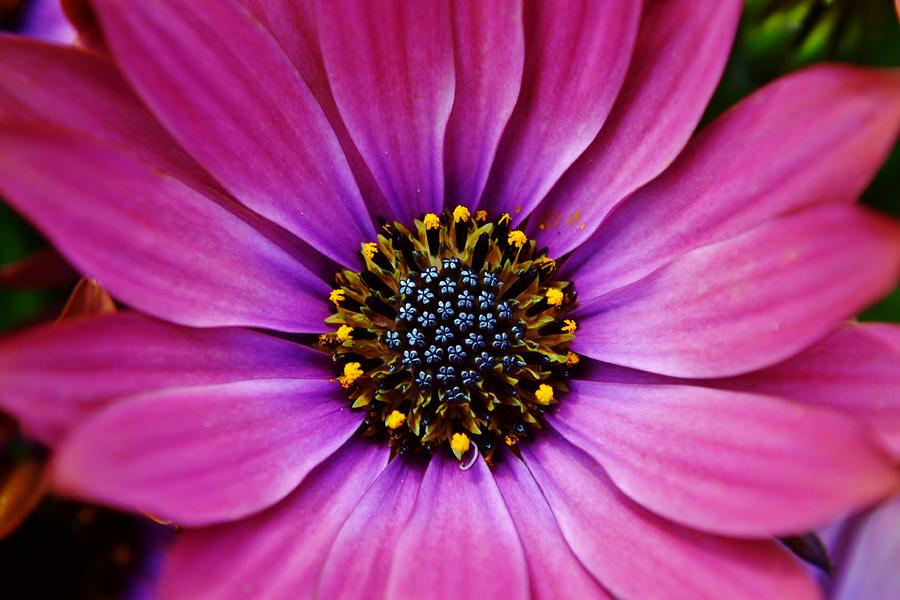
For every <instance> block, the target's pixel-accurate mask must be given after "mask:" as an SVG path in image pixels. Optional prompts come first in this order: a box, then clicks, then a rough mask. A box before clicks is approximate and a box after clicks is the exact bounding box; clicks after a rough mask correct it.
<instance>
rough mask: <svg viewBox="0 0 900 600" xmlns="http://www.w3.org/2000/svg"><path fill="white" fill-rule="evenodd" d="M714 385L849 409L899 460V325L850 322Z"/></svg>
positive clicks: (844, 409)
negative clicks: (802, 347) (771, 363)
mask: <svg viewBox="0 0 900 600" xmlns="http://www.w3.org/2000/svg"><path fill="white" fill-rule="evenodd" d="M715 385H717V386H721V387H725V388H728V389H736V390H747V391H753V392H760V393H764V394H771V395H775V396H781V397H783V398H790V399H791V400H796V401H797V402H807V403H810V404H816V405H821V406H826V407H828V408H833V409H837V410H842V411H845V412H848V413H850V414H852V415H854V416H856V417H857V418H859V419H862V420H863V421H864V422H865V423H866V424H867V425H869V426H870V427H871V428H872V429H873V430H874V431H875V432H876V434H877V435H878V441H879V442H881V443H882V445H883V446H884V447H885V448H886V449H887V450H888V451H889V452H891V453H892V454H893V455H894V457H896V458H897V459H898V460H900V326H898V325H888V324H880V323H865V324H859V323H854V324H848V325H846V326H844V327H843V328H841V329H839V330H838V331H836V332H835V333H833V334H832V335H830V336H828V337H827V338H825V339H824V340H822V341H821V342H819V343H817V344H815V345H814V346H810V347H809V348H807V349H806V350H804V351H803V352H801V353H800V354H798V355H796V356H795V357H793V358H790V359H788V360H786V361H784V362H781V363H778V364H776V365H774V366H772V367H769V368H768V369H765V370H763V371H756V372H754V373H748V374H747V375H742V376H740V377H733V378H730V379H725V380H721V381H718V382H716V383H715Z"/></svg>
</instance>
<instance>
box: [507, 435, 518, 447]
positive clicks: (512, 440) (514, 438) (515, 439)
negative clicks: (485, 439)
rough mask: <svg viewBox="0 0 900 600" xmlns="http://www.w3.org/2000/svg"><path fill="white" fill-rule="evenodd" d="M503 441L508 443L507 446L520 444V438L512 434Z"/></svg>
mask: <svg viewBox="0 0 900 600" xmlns="http://www.w3.org/2000/svg"><path fill="white" fill-rule="evenodd" d="M503 441H504V442H505V443H506V445H507V446H515V445H516V444H518V443H519V436H517V435H515V434H513V433H511V434H509V435H508V436H506V437H505V438H503Z"/></svg>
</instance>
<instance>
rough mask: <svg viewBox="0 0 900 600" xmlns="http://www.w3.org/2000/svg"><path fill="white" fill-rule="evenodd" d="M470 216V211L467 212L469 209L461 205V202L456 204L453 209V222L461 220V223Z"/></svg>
mask: <svg viewBox="0 0 900 600" xmlns="http://www.w3.org/2000/svg"><path fill="white" fill-rule="evenodd" d="M471 216H472V213H470V212H469V209H468V208H466V207H465V206H463V205H462V204H457V205H456V208H454V209H453V222H454V223H459V222H460V221H462V222H463V223H465V222H467V221H468V220H469V217H471Z"/></svg>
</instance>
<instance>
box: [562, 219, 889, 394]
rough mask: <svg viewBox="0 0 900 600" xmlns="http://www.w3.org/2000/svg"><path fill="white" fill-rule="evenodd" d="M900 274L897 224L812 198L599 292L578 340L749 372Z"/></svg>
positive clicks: (796, 346) (664, 361)
mask: <svg viewBox="0 0 900 600" xmlns="http://www.w3.org/2000/svg"><path fill="white" fill-rule="evenodd" d="M898 276H900V227H898V225H897V224H895V223H893V222H891V221H889V220H887V219H884V218H882V217H878V216H876V215H874V214H872V213H868V212H866V211H864V210H862V209H860V208H857V207H854V206H847V205H843V204H838V205H830V206H824V207H818V208H812V209H809V210H806V211H803V212H801V213H798V214H796V215H791V216H787V217H783V218H781V219H777V220H775V221H772V222H770V223H767V224H765V225H762V226H760V227H758V228H756V229H753V230H751V231H749V232H747V233H745V234H743V235H740V236H737V237H735V238H732V239H730V240H726V241H724V242H719V243H717V244H712V245H709V246H705V247H703V248H699V249H697V250H693V251H691V252H690V253H688V254H685V255H684V256H682V257H680V258H678V259H676V260H675V261H674V262H672V263H671V264H669V265H667V266H666V267H664V268H662V269H659V270H658V271H656V272H654V273H652V274H650V275H648V276H647V277H645V278H644V279H641V280H639V281H637V282H635V283H634V284H631V285H629V286H627V287H624V288H622V289H619V290H616V291H615V292H612V293H609V294H607V295H606V296H603V297H601V298H600V300H598V301H597V302H595V303H594V304H591V305H588V306H587V307H585V308H584V309H582V313H583V314H584V315H585V317H583V318H582V320H581V325H580V329H579V332H578V334H577V337H576V339H575V342H574V345H573V348H574V349H575V350H576V351H577V352H579V353H581V354H586V355H588V356H590V357H592V358H596V359H598V360H602V361H606V362H612V363H615V364H619V365H624V366H628V367H634V368H638V369H643V370H645V371H652V372H655V373H662V374H665V375H674V376H680V377H721V376H727V375H733V374H738V373H742V372H747V371H752V370H755V369H759V368H762V367H766V366H769V365H771V364H774V363H776V362H778V361H780V360H783V359H785V358H787V357H788V356H791V355H793V354H795V353H796V352H798V351H799V350H802V349H803V348H805V347H806V346H808V345H809V344H811V343H812V342H814V341H816V340H817V339H819V338H820V337H822V336H824V335H825V334H826V333H828V332H829V331H830V330H831V329H833V328H834V327H835V326H836V325H837V324H838V323H839V322H840V321H841V320H843V319H846V318H847V317H849V316H851V315H852V314H854V313H856V312H857V311H859V310H861V309H862V308H863V307H865V306H866V305H867V304H869V303H870V302H873V301H874V300H876V299H877V298H878V297H879V296H881V295H882V294H885V293H887V292H888V291H889V290H891V289H892V288H893V286H894V285H895V283H896V282H897V278H898ZM581 289H582V288H581V287H579V292H580V291H581Z"/></svg>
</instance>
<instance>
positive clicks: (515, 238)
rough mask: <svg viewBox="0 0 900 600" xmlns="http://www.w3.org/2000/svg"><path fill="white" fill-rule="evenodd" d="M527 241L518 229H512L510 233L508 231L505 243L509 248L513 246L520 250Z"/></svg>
mask: <svg viewBox="0 0 900 600" xmlns="http://www.w3.org/2000/svg"><path fill="white" fill-rule="evenodd" d="M527 241H528V237H527V236H526V235H525V234H524V233H522V231H521V230H519V229H513V230H512V231H510V232H509V235H508V236H507V238H506V242H507V243H508V244H509V245H510V246H515V247H516V248H521V247H522V246H524V245H525V242H527Z"/></svg>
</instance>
